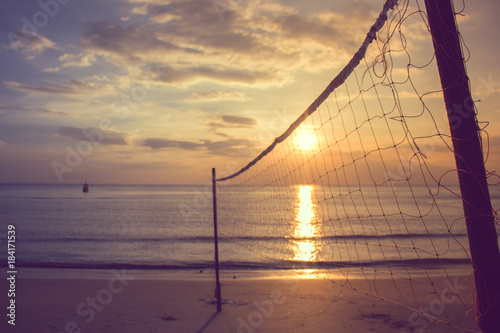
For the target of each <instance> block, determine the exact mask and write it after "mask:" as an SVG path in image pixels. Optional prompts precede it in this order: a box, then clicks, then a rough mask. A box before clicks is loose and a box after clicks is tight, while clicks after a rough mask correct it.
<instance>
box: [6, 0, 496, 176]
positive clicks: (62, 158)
mask: <svg viewBox="0 0 500 333" xmlns="http://www.w3.org/2000/svg"><path fill="white" fill-rule="evenodd" d="M383 2H384V1H380V0H360V1H340V0H334V1H332V0H311V1H307V2H306V1H298V0H287V1H285V0H269V1H266V0H251V1H250V0H179V1H175V0H86V1H83V0H71V1H70V0H42V1H28V0H21V1H20V0H3V1H2V11H1V13H0V36H1V40H0V64H1V65H0V66H1V67H0V68H1V75H0V80H1V82H0V96H1V97H0V156H1V158H0V183H59V182H63V183H81V182H82V181H83V180H84V179H85V178H86V179H89V181H90V182H91V183H107V184H109V183H118V184H121V183H123V184H193V183H206V182H207V178H208V173H209V172H210V169H211V167H223V166H225V165H227V163H228V162H232V163H234V165H240V166H241V164H242V163H244V162H245V161H248V159H249V158H250V157H252V156H254V155H256V154H257V153H259V152H260V150H261V149H262V148H265V147H267V146H268V145H269V144H270V143H271V141H272V139H273V138H274V137H275V136H278V135H279V134H281V132H283V131H284V130H285V129H286V128H287V127H288V125H289V123H291V122H292V121H293V120H294V119H295V118H296V117H297V116H298V115H299V114H300V113H301V112H302V111H303V110H304V109H305V108H306V107H307V106H308V105H309V104H310V103H311V102H312V100H313V99H314V98H316V97H317V95H318V94H319V93H320V92H321V91H322V90H323V88H324V87H325V86H326V85H327V84H328V83H329V82H330V80H331V79H332V78H333V77H334V76H335V75H336V73H337V72H338V71H339V70H340V69H341V68H342V67H343V64H345V63H346V61H348V56H349V57H350V56H351V54H352V51H353V50H354V48H353V45H354V44H353V43H358V42H359V41H360V40H361V39H362V38H363V37H364V34H365V33H366V31H367V30H368V29H369V27H370V26H371V25H372V24H373V23H374V21H375V19H376V17H377V16H378V12H380V9H381V8H382V5H383ZM457 7H459V8H460V9H461V8H462V2H461V1H459V3H457ZM498 17H500V4H499V2H498V1H497V0H482V1H470V0H469V1H466V7H465V10H464V12H463V13H462V16H461V17H460V29H461V32H462V34H463V36H464V39H465V42H466V43H467V46H468V47H469V49H470V53H471V55H470V61H469V62H468V71H469V76H470V78H471V82H472V88H473V92H474V97H475V99H480V100H481V102H480V103H478V108H479V112H480V120H485V121H489V122H490V126H489V127H488V132H489V133H490V145H491V147H490V150H491V152H492V154H491V156H492V157H491V158H490V161H489V169H490V170H491V169H492V170H495V169H498V168H497V167H498V166H500V164H499V163H498V159H497V158H496V157H495V156H497V155H498V149H497V148H496V147H497V146H498V145H500V136H498V135H497V133H500V121H499V119H500V118H499V112H500V94H499V93H500V70H499V65H498V64H499V63H500V46H499V43H498V32H499V31H500V23H499V22H500V20H498ZM495 143H496V145H495ZM495 153H496V154H495Z"/></svg>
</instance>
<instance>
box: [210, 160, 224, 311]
mask: <svg viewBox="0 0 500 333" xmlns="http://www.w3.org/2000/svg"><path fill="white" fill-rule="evenodd" d="M216 179H217V178H215V168H212V197H213V206H214V245H215V297H216V298H217V311H218V312H221V311H222V299H221V290H220V289H221V288H220V280H219V236H218V233H217V185H216Z"/></svg>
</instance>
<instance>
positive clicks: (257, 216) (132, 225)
mask: <svg viewBox="0 0 500 333" xmlns="http://www.w3.org/2000/svg"><path fill="white" fill-rule="evenodd" d="M379 190H380V192H379V193H378V195H374V193H371V192H370V191H371V190H370V189H369V188H367V189H366V191H365V192H363V194H364V200H365V201H367V202H366V204H367V205H368V206H367V207H371V206H373V207H377V205H380V202H381V201H382V202H383V207H384V214H385V215H386V216H383V218H382V217H381V216H379V214H377V213H376V212H377V208H365V211H363V209H362V208H360V207H361V206H360V205H359V204H357V205H356V206H354V204H353V202H354V201H355V200H356V198H357V197H359V196H357V194H356V193H351V194H350V195H349V196H344V195H342V193H334V192H335V190H332V189H331V188H313V187H310V186H291V187H279V188H278V187H277V188H275V189H273V190H269V189H265V191H262V190H261V189H257V188H255V189H250V190H249V191H248V189H245V191H242V190H241V188H239V189H238V188H237V187H235V188H226V189H222V191H220V192H219V216H220V226H219V229H220V230H219V231H220V235H221V240H220V242H221V243H220V245H219V248H220V260H221V261H222V263H223V265H224V266H225V267H227V268H233V269H245V268H280V267H284V266H287V267H292V266H294V265H295V266H296V264H297V263H300V264H299V266H300V265H302V267H307V265H305V266H304V265H303V263H304V262H305V263H307V262H311V261H327V262H334V263H336V264H338V263H347V264H348V265H359V264H380V265H383V264H384V263H387V262H398V261H404V262H409V263H411V262H412V261H419V262H420V261H421V260H424V261H428V262H429V263H432V262H433V261H439V260H438V259H440V260H442V261H443V260H444V261H446V260H448V261H450V262H453V261H457V262H464V260H465V261H466V260H467V257H468V255H467V238H466V231H465V227H464V225H463V219H460V212H461V206H460V205H461V203H460V201H459V200H457V198H456V197H454V196H453V195H450V194H444V195H441V196H440V197H439V210H437V209H436V205H435V203H433V202H432V200H429V198H428V197H426V196H425V194H426V191H427V190H426V188H421V190H418V191H417V193H414V194H413V195H411V196H410V194H409V192H408V191H401V192H400V193H399V192H398V193H397V197H398V202H400V203H401V204H400V207H396V205H395V204H394V195H393V194H391V193H392V192H390V191H389V190H387V192H384V189H383V188H381V189H379ZM247 191H248V193H246V194H245V195H238V194H239V193H241V192H247ZM419 191H420V192H419ZM331 196H333V197H336V200H328V198H329V197H331ZM492 197H493V198H494V206H495V207H498V203H499V198H500V192H499V190H498V188H493V189H492ZM276 198H278V201H273V200H276ZM414 198H416V199H417V200H418V201H419V207H421V210H422V211H423V212H428V214H427V213H426V214H427V215H426V217H425V221H424V222H425V223H423V222H422V221H421V219H415V218H413V217H411V216H413V214H414V213H415V208H414V207H415V206H414V205H412V202H414V200H415V199H414ZM211 200H212V197H211V188H210V187H208V186H124V185H94V186H91V188H90V192H89V193H87V194H85V193H82V189H81V186H80V185H0V211H1V215H2V219H1V224H0V228H1V229H0V237H1V238H0V242H1V244H5V240H6V234H7V226H8V225H10V224H13V225H15V227H16V261H17V265H18V266H22V267H59V268H110V267H129V268H135V269H160V268H161V269H173V270H179V269H183V270H185V269H205V268H209V267H212V265H213V258H214V254H213V238H212V237H213V224H212V223H213V219H212V201H211ZM342 200H343V201H342ZM370 200H371V201H373V202H370ZM340 202H341V203H342V206H339V203H340ZM379 210H380V209H379ZM399 211H403V213H404V214H403V215H401V214H399V213H398V212H399ZM394 212H396V213H395V214H393V213H394ZM378 213H380V211H378ZM438 213H439V214H438ZM419 214H420V213H419ZM358 216H359V218H358ZM441 216H445V217H446V218H447V219H448V221H449V222H450V223H451V222H453V221H454V220H455V219H457V220H456V221H455V222H454V223H453V224H452V225H450V226H449V227H450V229H451V234H450V233H449V232H448V227H447V226H446V225H445V224H444V223H443V221H442V218H441ZM402 218H403V219H404V220H405V223H401V220H402ZM241 245H242V246H241ZM2 247H3V246H2ZM414 247H415V248H416V249H417V250H418V251H417V250H415V249H414ZM436 252H437V253H439V258H437V257H436V256H435V253H436ZM0 258H1V260H2V266H4V265H5V263H6V251H2V252H1V253H0Z"/></svg>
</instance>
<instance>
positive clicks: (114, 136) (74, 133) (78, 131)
mask: <svg viewBox="0 0 500 333" xmlns="http://www.w3.org/2000/svg"><path fill="white" fill-rule="evenodd" d="M85 130H87V131H89V132H90V131H94V132H95V131H100V133H102V134H103V138H102V141H100V143H101V144H103V145H119V146H126V145H128V139H127V135H126V134H124V133H119V132H112V131H103V130H101V129H97V128H78V127H68V126H62V127H59V128H58V129H57V130H56V131H55V132H54V134H57V135H61V136H65V137H68V138H72V139H75V140H83V141H88V140H89V138H88V137H86V136H85V134H84V131H85Z"/></svg>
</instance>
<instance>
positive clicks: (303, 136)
mask: <svg viewBox="0 0 500 333" xmlns="http://www.w3.org/2000/svg"><path fill="white" fill-rule="evenodd" d="M296 140H297V146H298V147H299V148H300V149H301V150H312V149H313V148H314V146H315V145H316V142H317V139H316V136H315V135H313V134H311V133H307V132H301V133H299V134H297V139H296Z"/></svg>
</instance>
